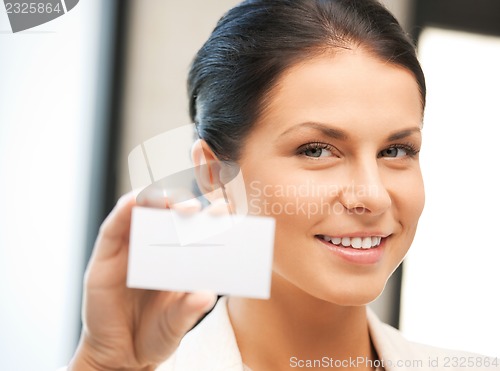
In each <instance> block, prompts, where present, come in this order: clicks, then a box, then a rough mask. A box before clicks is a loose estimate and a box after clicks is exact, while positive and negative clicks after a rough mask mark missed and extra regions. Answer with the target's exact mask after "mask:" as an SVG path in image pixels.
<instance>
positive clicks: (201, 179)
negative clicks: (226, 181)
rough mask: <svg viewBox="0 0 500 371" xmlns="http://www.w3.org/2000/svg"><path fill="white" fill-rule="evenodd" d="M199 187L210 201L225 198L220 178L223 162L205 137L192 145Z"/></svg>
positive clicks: (192, 155) (192, 156) (192, 157)
mask: <svg viewBox="0 0 500 371" xmlns="http://www.w3.org/2000/svg"><path fill="white" fill-rule="evenodd" d="M191 159H192V160H193V164H194V166H195V175H196V182H197V184H198V188H199V189H200V191H201V193H202V194H203V195H204V197H205V198H207V199H208V200H209V201H210V202H213V201H215V200H216V199H218V198H222V199H224V194H223V192H222V188H223V186H222V184H221V179H220V173H221V171H220V170H221V166H222V164H221V162H220V160H219V159H218V158H217V156H216V155H215V153H214V152H213V151H212V149H211V148H210V146H209V145H208V143H207V142H206V141H205V140H204V139H197V140H196V141H195V142H194V144H193V146H192V147H191Z"/></svg>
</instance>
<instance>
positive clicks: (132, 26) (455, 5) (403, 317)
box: [0, 0, 500, 371]
mask: <svg viewBox="0 0 500 371" xmlns="http://www.w3.org/2000/svg"><path fill="white" fill-rule="evenodd" d="M384 2H385V3H386V5H387V6H388V7H389V9H391V10H392V11H393V12H394V14H395V15H396V16H397V18H398V19H399V20H400V22H401V23H402V24H403V26H404V27H405V29H406V30H407V32H408V33H409V34H411V35H412V37H413V38H414V39H415V40H417V41H418V50H419V55H420V58H421V61H422V65H423V68H424V71H425V73H426V77H427V83H428V92H429V93H428V108H427V111H426V118H425V124H424V131H423V133H424V147H423V151H422V154H421V162H422V169H423V172H424V177H425V181H426V193H427V202H426V209H425V211H424V214H423V215H422V218H421V222H420V226H419V231H418V233H417V237H416V239H415V243H414V244H413V247H412V249H411V251H410V253H409V255H408V257H407V259H406V260H405V263H404V265H403V267H402V268H401V269H398V271H397V272H396V274H395V275H394V276H393V278H391V281H390V282H389V284H388V286H387V289H386V291H385V292H384V294H383V295H382V297H381V298H379V299H378V300H377V301H376V302H374V303H373V304H372V307H373V308H374V309H375V310H376V311H377V312H378V313H379V315H380V316H381V317H382V318H383V319H384V320H385V321H386V322H389V323H391V324H392V325H393V326H396V327H398V328H400V329H401V330H402V331H403V332H404V334H405V335H406V336H407V337H408V338H409V339H412V340H415V341H419V342H424V343H428V344H432V345H436V346H442V347H449V348H458V349H465V350H470V351H474V352H479V353H483V354H488V355H492V356H497V357H500V319H499V317H498V313H499V312H500V289H499V288H498V286H499V283H500V265H499V264H500V263H499V262H500V240H499V238H498V237H496V234H495V230H496V228H498V224H499V222H500V218H499V217H498V210H499V209H500V195H499V190H500V181H499V177H498V173H499V170H498V168H499V167H498V162H499V160H500V154H499V151H498V149H497V148H498V142H499V139H498V138H500V136H499V134H500V104H499V103H500V88H499V87H500V69H499V66H500V2H498V1H497V0H476V1H474V2H472V1H467V0H418V1H412V0H386V1H384ZM236 3H237V1H234V0H231V1H230V0H204V1H200V0H198V1H194V0H185V1H182V2H180V1H171V0H148V1H139V0H85V1H82V2H81V3H79V4H78V5H77V6H76V7H75V8H74V9H73V10H72V11H71V12H69V13H68V14H66V15H64V16H63V17H60V18H57V19H56V20H54V21H52V22H50V23H47V24H44V25H41V26H39V27H36V28H34V29H31V30H27V31H23V32H20V33H16V34H13V33H12V32H11V29H10V25H9V23H8V18H7V14H6V11H5V7H4V5H3V3H2V5H0V370H2V371H24V370H27V371H28V370H41V371H44V370H54V369H55V368H57V367H59V366H62V365H65V364H67V362H68V361H69V359H70V358H71V355H72V353H73V351H74V349H75V347H76V344H77V340H78V336H79V332H80V326H81V323H80V306H81V293H82V292H81V291H82V276H83V272H84V269H85V266H86V264H87V260H88V257H89V255H90V252H91V249H92V245H93V242H94V239H95V237H96V234H97V229H98V227H99V225H100V223H101V222H102V220H103V219H104V217H105V216H106V215H107V213H108V212H109V211H110V210H111V208H112V207H113V205H114V203H115V202H116V200H117V198H118V197H119V195H120V194H122V193H125V192H127V191H129V190H130V183H129V177H128V168H127V156H128V153H129V152H130V151H131V150H132V149H133V148H134V147H135V146H137V145H139V144H140V143H142V142H143V141H144V140H147V139H149V138H151V137H153V136H155V135H157V134H160V133H163V132H164V131H166V130H168V129H169V128H174V127H177V126H181V125H184V124H187V123H189V118H188V113H187V95H186V89H185V81H186V76H187V71H188V66H189V63H190V61H191V59H192V57H193V56H194V54H195V53H196V51H197V49H198V48H199V47H200V46H201V45H202V43H203V42H204V41H205V40H206V38H207V37H208V35H209V33H210V31H211V30H212V29H213V27H214V26H215V23H216V21H217V20H218V18H219V17H220V16H221V15H222V14H223V13H224V12H225V11H226V10H228V9H229V8H230V7H231V6H233V5H235V4H236ZM495 164H496V165H495Z"/></svg>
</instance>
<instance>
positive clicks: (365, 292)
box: [302, 277, 388, 306]
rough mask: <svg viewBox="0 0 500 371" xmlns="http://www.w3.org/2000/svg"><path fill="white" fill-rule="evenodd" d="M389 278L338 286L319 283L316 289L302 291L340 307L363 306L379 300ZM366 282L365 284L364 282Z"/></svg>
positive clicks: (308, 286) (308, 288)
mask: <svg viewBox="0 0 500 371" xmlns="http://www.w3.org/2000/svg"><path fill="white" fill-rule="evenodd" d="M387 280H388V277H385V278H378V277H371V278H370V279H369V280H368V279H367V280H359V281H357V282H349V283H342V284H337V285H335V286H333V287H331V284H326V283H323V284H321V283H319V285H318V286H316V288H314V287H311V286H310V285H307V286H305V287H302V290H303V291H305V292H306V293H308V294H309V295H311V296H313V297H316V298H318V299H321V300H323V301H327V302H329V303H332V304H335V305H340V306H362V305H367V304H369V303H371V302H373V301H374V300H375V299H377V298H378V297H379V296H380V295H381V294H382V292H383V291H384V288H385V285H386V283H387ZM363 281H364V282H363Z"/></svg>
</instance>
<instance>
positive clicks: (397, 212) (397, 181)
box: [389, 169, 425, 247]
mask: <svg viewBox="0 0 500 371" xmlns="http://www.w3.org/2000/svg"><path fill="white" fill-rule="evenodd" d="M389 193H390V194H391V199H392V203H393V206H392V209H393V213H394V217H395V219H396V221H398V222H399V224H400V225H401V226H402V228H403V235H404V236H405V237H406V238H408V239H409V241H408V247H409V244H410V243H411V241H412V240H413V237H414V235H415V232H416V229H417V224H418V220H419V218H420V215H421V214H422V211H423V208H424V204H425V192H424V184H423V180H422V174H421V173H420V170H419V169H418V170H417V169H416V170H415V171H411V172H408V173H407V174H404V175H400V176H398V177H394V178H393V179H391V182H390V188H389Z"/></svg>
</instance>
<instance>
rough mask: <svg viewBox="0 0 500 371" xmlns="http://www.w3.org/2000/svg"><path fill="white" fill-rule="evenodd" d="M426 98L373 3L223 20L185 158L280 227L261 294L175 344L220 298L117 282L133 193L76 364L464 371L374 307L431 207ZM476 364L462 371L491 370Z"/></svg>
mask: <svg viewBox="0 0 500 371" xmlns="http://www.w3.org/2000/svg"><path fill="white" fill-rule="evenodd" d="M425 94H426V88H425V80H424V76H423V73H422V71H421V68H420V65H419V63H418V61H417V59H416V55H415V51H414V47H413V45H412V43H411V42H410V40H409V39H408V38H407V37H406V35H405V34H404V32H403V31H402V29H401V28H400V26H399V24H398V23H397V21H396V20H395V19H394V18H393V16H392V15H391V14H390V13H389V12H388V11H387V10H386V9H385V8H384V7H383V6H381V5H380V4H379V3H378V2H376V1H375V0H297V1H291V0H253V1H252V0H249V1H244V2H243V3H242V4H240V5H239V6H237V7H235V8H233V9H232V10H230V11H229V12H228V13H227V14H226V15H225V16H224V17H223V18H222V19H221V20H220V21H219V23H218V25H217V27H216V28H215V30H214V31H213V33H212V35H211V36H210V38H209V40H208V41H207V42H206V43H205V45H204V46H203V47H202V49H201V50H200V51H199V52H198V54H197V56H196V58H195V59H194V61H193V64H192V68H191V71H190V74H189V95H190V114H191V118H192V120H193V122H195V124H196V127H197V129H198V134H199V137H200V139H199V140H198V142H197V145H196V146H195V150H194V151H193V160H194V162H195V163H197V164H199V163H201V162H202V159H203V158H205V160H207V161H208V163H217V162H218V161H224V162H228V161H232V162H236V163H237V164H238V166H239V167H240V168H241V171H242V174H243V177H244V179H245V186H246V192H247V194H246V196H247V199H248V205H247V206H248V211H249V213H250V214H254V215H271V216H273V217H274V218H275V219H276V239H275V255H274V264H273V277H272V290H271V299H270V300H255V299H246V298H237V297H230V298H222V299H221V300H219V301H218V303H217V305H216V306H215V308H214V309H213V311H212V312H211V313H210V314H209V315H208V316H207V317H206V318H205V319H203V321H202V322H201V323H200V324H199V325H198V326H196V327H195V329H194V330H192V331H190V332H189V333H188V334H187V335H186V336H184V335H185V334H186V332H188V331H189V330H190V329H191V328H192V327H193V325H194V324H195V323H196V322H197V321H198V320H199V319H200V318H201V317H202V316H203V315H204V314H205V313H206V312H207V311H208V310H210V309H211V308H212V307H213V305H214V302H215V296H214V295H213V294H210V293H189V294H187V293H177V292H152V291H146V290H132V289H127V288H126V287H125V276H126V266H127V257H128V233H129V227H130V213H131V208H132V207H133V205H134V204H135V200H134V199H133V197H132V196H130V195H128V196H126V197H124V198H122V199H121V200H120V201H119V202H118V204H117V206H116V207H115V209H114V210H113V212H112V213H111V214H110V215H109V217H108V218H107V219H106V221H105V222H104V223H103V225H102V227H101V230H100V233H99V236H98V239H97V242H96V246H95V250H94V253H93V256H92V259H91V262H90V264H89V267H88V270H87V273H86V279H85V300H84V317H83V322H84V328H83V332H82V336H81V341H80V344H79V347H78V349H77V351H76V354H75V357H74V358H73V360H72V362H71V364H70V366H69V369H70V370H109V369H113V370H117V369H120V370H154V369H159V370H242V369H251V370H256V371H258V370H277V371H279V370H287V369H290V368H301V367H307V368H313V367H315V368H328V367H330V368H337V369H342V368H345V369H347V368H357V369H359V370H374V369H379V370H380V369H383V368H385V370H396V369H412V368H414V369H453V368H452V367H451V366H460V365H456V362H455V363H453V359H454V358H453V357H465V356H470V355H469V354H464V353H456V352H451V351H445V350H442V349H436V348H431V347H425V346H422V345H417V344H412V343H409V342H407V341H406V340H405V339H404V338H403V337H402V336H401V335H400V334H399V333H398V332H397V331H396V330H394V329H392V328H389V327H388V326H386V325H383V324H381V323H380V322H379V321H378V319H377V318H376V317H375V315H374V314H373V313H371V312H370V311H367V309H366V304H368V303H369V302H371V301H373V300H374V299H376V298H377V297H378V296H379V295H380V293H381V292H382V290H383V288H384V286H385V284H386V282H387V280H388V278H389V277H390V275H391V274H392V272H394V270H395V269H396V268H397V266H398V265H399V264H400V263H401V261H402V259H403V258H404V256H405V254H406V253H407V251H408V249H409V247H410V244H411V242H412V240H413V237H414V234H415V231H416V227H417V223H418V219H419V217H420V214H421V212H422V208H423V206H424V190H423V183H422V177H421V172H420V167H419V160H418V153H419V149H420V146H421V129H422V119H423V111H424V106H425ZM217 176H218V173H217V171H215V170H213V171H212V172H211V174H205V175H204V174H201V175H200V177H202V178H203V177H204V179H199V181H200V184H204V183H214V182H218V181H219V179H217ZM304 187H305V188H306V189H307V192H305V193H304V192H302V193H300V194H298V193H294V192H292V191H290V190H293V189H304ZM283 189H286V190H287V191H286V192H283ZM264 190H265V191H264ZM236 197H237V195H234V194H229V202H230V204H231V203H232V205H230V206H231V209H233V210H234V209H237V208H238V207H237V206H238V205H234V202H235V201H234V200H235V198H236ZM278 206H279V207H278ZM276 210H279V211H276ZM181 340H182V341H181ZM179 343H180V345H179ZM471 356H472V355H471ZM474 359H475V361H474V364H473V365H470V364H469V365H468V369H481V368H487V369H500V367H499V365H498V364H493V363H492V360H487V359H486V358H483V357H479V356H474ZM485 360H486V361H485ZM493 361H494V360H493ZM436 362H437V363H436ZM459 368H460V369H464V368H463V367H456V369H459Z"/></svg>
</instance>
